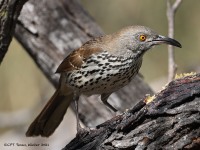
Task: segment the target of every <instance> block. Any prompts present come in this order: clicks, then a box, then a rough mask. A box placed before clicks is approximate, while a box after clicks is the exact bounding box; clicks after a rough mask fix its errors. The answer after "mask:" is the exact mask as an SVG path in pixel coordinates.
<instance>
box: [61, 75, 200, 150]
mask: <svg viewBox="0 0 200 150" xmlns="http://www.w3.org/2000/svg"><path fill="white" fill-rule="evenodd" d="M64 149H66V150H79V149H81V150H97V149H98V150H99V149H101V150H102V149H105V150H116V149H122V150H125V149H126V150H127V149H130V150H132V149H141V150H142V149H148V150H156V149H174V150H175V149H200V74H197V75H192V76H186V77H184V78H180V79H176V80H174V81H172V82H170V83H169V84H168V85H167V86H166V87H165V89H164V90H162V91H161V92H159V93H157V94H156V95H154V96H153V97H152V98H149V99H147V98H146V99H143V100H142V101H140V102H139V103H138V104H137V105H135V106H134V107H133V108H131V109H130V110H128V111H127V112H124V113H123V114H121V115H119V116H116V117H114V118H112V119H111V120H108V121H106V122H105V123H103V124H100V125H98V126H97V129H95V130H91V131H90V132H88V133H85V134H84V135H81V137H80V136H78V137H76V138H75V139H73V140H72V141H71V142H70V143H69V144H68V145H67V146H66V147H65V148H64Z"/></svg>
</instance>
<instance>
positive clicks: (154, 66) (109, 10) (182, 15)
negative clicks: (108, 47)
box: [0, 0, 200, 149]
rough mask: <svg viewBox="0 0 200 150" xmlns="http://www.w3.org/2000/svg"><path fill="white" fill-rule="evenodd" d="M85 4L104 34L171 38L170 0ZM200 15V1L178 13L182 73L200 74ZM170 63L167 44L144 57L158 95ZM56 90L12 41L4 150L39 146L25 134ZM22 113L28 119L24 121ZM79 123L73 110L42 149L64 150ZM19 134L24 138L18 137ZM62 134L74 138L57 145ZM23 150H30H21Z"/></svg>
mask: <svg viewBox="0 0 200 150" xmlns="http://www.w3.org/2000/svg"><path fill="white" fill-rule="evenodd" d="M81 3H82V4H83V5H84V7H85V9H86V10H87V11H89V13H90V15H91V16H92V17H93V18H94V19H95V20H96V21H97V23H98V24H99V25H100V26H101V28H102V29H103V30H104V31H105V33H112V32H115V31H117V30H119V29H120V28H122V27H124V26H128V25H145V26H149V27H151V28H152V29H154V30H155V31H156V32H158V33H160V34H162V35H167V30H168V29H167V18H166V1H164V0H163V1H161V0H154V1H150V0H147V1H141V0H126V1H123V0H115V1H108V0H101V1H99V0H92V1H91V0H81ZM199 15H200V1H199V0H193V1H186V0H185V1H183V3H182V4H181V6H180V7H179V9H178V11H177V13H176V16H175V39H177V40H178V41H179V42H180V43H181V44H182V46H183V48H182V49H178V48H175V57H176V63H177V65H178V73H183V72H191V71H196V72H199V70H200V66H199V64H200V42H199V41H200V19H199ZM167 59H168V53H167V46H166V45H162V46H159V47H156V48H155V49H153V50H151V51H149V52H148V53H147V54H146V55H145V56H144V62H143V65H142V68H141V71H140V72H141V73H142V74H143V76H144V79H145V81H146V82H147V83H148V84H149V85H150V86H151V87H152V88H153V89H154V90H155V91H158V90H160V89H161V87H163V86H164V85H165V84H167V72H168V69H167V67H168V62H167ZM53 91H54V89H53V87H52V85H51V84H50V83H49V82H48V80H47V79H46V78H45V77H44V75H43V73H42V72H41V71H40V70H39V69H38V68H37V66H36V65H35V63H34V62H33V61H32V59H31V58H30V57H29V55H28V54H27V53H26V51H25V50H24V49H23V48H22V47H21V46H20V44H19V43H18V42H17V41H16V40H15V39H13V41H12V43H11V45H10V48H9V51H8V53H7V55H6V57H5V58H4V61H3V63H2V64H1V66H0V149H1V147H2V148H3V149H10V148H11V149H12V147H9V146H7V147H6V146H3V145H4V144H5V142H8V143H10V142H15V143H16V142H19V143H20V142H21V143H27V142H30V141H31V142H32V143H34V142H33V141H34V140H35V143H37V141H40V140H41V139H42V138H29V139H27V138H25V136H24V132H25V130H26V129H27V127H28V125H29V124H30V122H31V121H32V120H33V119H34V118H35V116H36V115H37V114H38V113H39V112H40V110H41V109H42V105H44V103H45V101H46V100H48V99H49V97H50V96H51V95H52V93H53ZM20 115H22V116H23V118H22V117H19V116H20ZM74 123H75V117H74V114H73V113H72V112H71V111H70V110H69V111H68V113H67V115H66V116H65V121H64V123H62V125H61V126H60V127H59V128H58V130H56V133H55V134H54V135H53V136H52V137H51V138H50V139H44V138H43V139H42V141H43V142H44V143H45V142H46V143H53V142H52V141H54V144H53V145H51V146H48V147H42V149H55V147H56V149H57V148H58V147H60V148H63V146H64V145H65V144H66V142H67V141H70V139H72V138H73V137H74V136H75V124H74ZM66 129H67V130H66ZM63 131H64V132H63ZM65 132H66V133H65ZM16 134H18V135H19V136H18V137H15V136H14V135H16ZM60 134H62V135H65V136H66V135H69V139H64V140H63V141H62V140H57V141H55V137H57V136H60ZM7 139H9V140H7ZM22 141H23V142H22ZM35 148H36V147H33V149H35ZM15 149H16V147H15ZM20 149H27V148H25V147H20ZM28 149H30V147H29V148H28Z"/></svg>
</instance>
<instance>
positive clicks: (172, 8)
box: [167, 0, 182, 81]
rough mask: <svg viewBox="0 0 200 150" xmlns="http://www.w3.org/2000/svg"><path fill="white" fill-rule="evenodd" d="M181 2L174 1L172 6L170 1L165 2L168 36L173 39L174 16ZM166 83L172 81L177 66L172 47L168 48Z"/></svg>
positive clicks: (178, 0) (180, 0) (179, 0)
mask: <svg viewBox="0 0 200 150" xmlns="http://www.w3.org/2000/svg"><path fill="white" fill-rule="evenodd" d="M181 2H182V0H176V1H175V2H174V4H173V5H171V2H170V0H167V19H168V36H169V37H170V38H174V16H175V13H176V11H177V9H178V7H179V6H180V4H181ZM168 55H169V56H168V81H171V80H173V79H174V77H175V74H176V70H177V65H176V63H175V57H174V47H173V46H171V45H169V46H168Z"/></svg>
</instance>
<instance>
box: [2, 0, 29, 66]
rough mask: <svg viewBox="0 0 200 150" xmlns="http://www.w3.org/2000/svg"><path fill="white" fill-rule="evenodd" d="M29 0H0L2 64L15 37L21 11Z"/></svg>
mask: <svg viewBox="0 0 200 150" xmlns="http://www.w3.org/2000/svg"><path fill="white" fill-rule="evenodd" d="M26 1H27V0H1V1H0V64H1V62H2V61H3V58H4V56H5V54H6V52H7V50H8V47H9V45H10V42H11V40H12V37H13V33H14V30H15V25H16V21H17V18H18V16H19V14H20V11H21V9H22V7H23V5H24V3H25V2H26Z"/></svg>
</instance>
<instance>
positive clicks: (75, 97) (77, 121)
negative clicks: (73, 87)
mask: <svg viewBox="0 0 200 150" xmlns="http://www.w3.org/2000/svg"><path fill="white" fill-rule="evenodd" d="M78 100H79V96H77V95H76V94H74V106H75V113H76V129H77V132H78V131H80V130H81V124H80V119H79V114H78Z"/></svg>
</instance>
